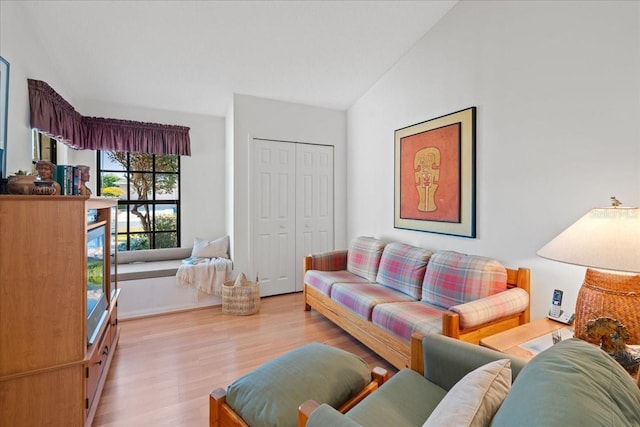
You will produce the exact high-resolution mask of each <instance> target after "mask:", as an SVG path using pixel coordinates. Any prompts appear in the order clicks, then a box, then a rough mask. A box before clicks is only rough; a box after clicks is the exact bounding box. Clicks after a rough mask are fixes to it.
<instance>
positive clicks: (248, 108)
mask: <svg viewBox="0 0 640 427" xmlns="http://www.w3.org/2000/svg"><path fill="white" fill-rule="evenodd" d="M232 115H233V131H232V132H230V131H228V136H229V137H233V156H232V159H231V160H232V164H233V171H234V172H233V178H232V179H233V183H232V184H231V185H230V187H229V188H230V193H231V194H228V200H227V203H229V209H230V211H232V212H233V215H232V216H233V229H232V230H233V231H232V243H231V249H232V256H233V260H234V270H235V271H236V272H238V273H239V272H243V273H245V274H247V276H248V277H254V275H255V271H253V270H252V267H253V266H252V265H251V260H250V250H249V236H250V235H249V232H250V218H249V168H248V165H249V143H250V141H251V139H252V138H263V139H272V140H280V141H292V142H306V143H311V144H324V145H333V146H334V147H335V148H334V156H335V164H334V170H335V181H334V183H335V184H334V186H335V195H334V196H335V203H334V209H335V245H336V247H346V243H347V241H346V239H345V236H346V221H345V218H346V197H347V195H346V181H345V177H346V163H345V157H346V132H347V131H346V129H347V128H346V126H347V124H346V112H345V111H337V110H331V109H326V108H318V107H311V106H306V105H300V104H292V103H287V102H280V101H274V100H270V99H264V98H257V97H253V96H247V95H235V96H234V101H233V112H232ZM228 124H230V123H228ZM228 146H229V145H228ZM300 262H302V260H300Z"/></svg>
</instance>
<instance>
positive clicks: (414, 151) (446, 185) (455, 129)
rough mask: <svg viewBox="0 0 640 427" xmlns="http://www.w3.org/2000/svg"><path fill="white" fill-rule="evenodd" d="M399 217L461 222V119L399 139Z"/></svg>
mask: <svg viewBox="0 0 640 427" xmlns="http://www.w3.org/2000/svg"><path fill="white" fill-rule="evenodd" d="M400 217H401V218H405V219H417V220H430V221H446V222H460V123H454V124H451V125H448V126H443V127H441V128H438V129H432V130H429V131H426V132H421V133H418V134H415V135H411V136H406V137H404V138H402V139H401V140H400Z"/></svg>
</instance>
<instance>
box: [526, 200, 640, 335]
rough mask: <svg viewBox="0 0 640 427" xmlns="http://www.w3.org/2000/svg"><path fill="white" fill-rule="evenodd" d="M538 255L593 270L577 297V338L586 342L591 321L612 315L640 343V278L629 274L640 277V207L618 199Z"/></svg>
mask: <svg viewBox="0 0 640 427" xmlns="http://www.w3.org/2000/svg"><path fill="white" fill-rule="evenodd" d="M538 255H539V256H541V257H543V258H548V259H551V260H554V261H560V262H565V263H569V264H576V265H582V266H585V267H589V268H587V272H586V275H585V278H584V282H583V284H582V287H581V288H580V290H579V292H578V297H577V299H576V314H575V323H574V334H575V336H576V337H578V338H581V339H585V330H586V323H587V322H588V321H589V320H593V319H597V318H601V317H609V318H613V319H616V320H618V321H619V322H620V323H622V324H623V325H624V326H625V327H626V328H627V329H628V331H629V334H630V337H629V341H628V344H640V275H638V274H629V273H640V209H638V208H629V207H622V206H621V204H620V202H619V201H618V200H617V199H616V198H615V197H612V198H611V206H610V207H606V208H595V209H592V210H591V211H589V212H588V213H587V214H586V215H584V216H583V217H582V218H580V219H579V220H578V221H577V222H576V223H575V224H573V225H571V226H570V227H569V228H567V229H566V230H564V231H563V232H562V233H560V234H559V235H558V236H557V237H556V238H555V239H553V240H551V241H550V242H549V243H547V244H546V245H545V246H544V247H543V248H542V249H540V250H539V251H538ZM594 268H598V269H605V270H614V271H617V272H622V273H614V272H611V271H600V270H594Z"/></svg>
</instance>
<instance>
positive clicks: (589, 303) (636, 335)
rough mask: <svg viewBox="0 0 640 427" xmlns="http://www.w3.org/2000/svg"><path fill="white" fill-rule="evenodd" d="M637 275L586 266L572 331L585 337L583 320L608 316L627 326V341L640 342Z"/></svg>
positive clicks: (639, 301) (638, 282)
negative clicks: (628, 335) (615, 272)
mask: <svg viewBox="0 0 640 427" xmlns="http://www.w3.org/2000/svg"><path fill="white" fill-rule="evenodd" d="M639 307H640V275H621V274H612V273H606V272H603V271H597V270H592V269H587V273H586V275H585V277H584V283H583V284H582V287H581V288H580V291H579V292H578V299H577V301H576V318H575V325H574V329H575V335H576V337H577V338H581V339H585V338H586V337H585V327H586V323H587V321H589V320H591V319H597V318H599V317H611V318H614V319H616V320H618V321H620V322H621V323H622V324H623V325H625V326H626V327H627V329H628V330H629V333H630V334H631V337H630V339H629V342H628V344H640V316H639V315H638V313H639Z"/></svg>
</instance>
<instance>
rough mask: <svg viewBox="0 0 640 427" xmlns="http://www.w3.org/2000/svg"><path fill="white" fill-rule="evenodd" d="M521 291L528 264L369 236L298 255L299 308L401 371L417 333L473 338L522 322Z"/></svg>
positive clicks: (525, 317)
mask: <svg viewBox="0 0 640 427" xmlns="http://www.w3.org/2000/svg"><path fill="white" fill-rule="evenodd" d="M528 291H529V271H528V269H519V270H509V269H507V268H505V267H504V266H502V265H501V264H500V263H499V262H498V261H496V260H493V259H490V258H486V257H482V256H477V255H466V254H462V253H459V252H454V251H431V250H428V249H425V248H420V247H416V246H412V245H408V244H405V243H400V242H391V243H387V242H384V241H382V240H379V239H376V238H373V237H365V236H362V237H356V238H355V239H353V240H352V242H351V243H350V245H349V249H348V250H339V251H332V252H327V253H322V254H312V255H309V256H308V257H306V258H305V273H304V295H305V308H306V309H307V310H310V309H311V308H314V309H316V310H317V311H319V312H321V313H322V314H324V315H325V316H326V317H328V318H329V319H331V320H332V321H334V322H335V323H336V324H338V325H339V326H341V327H342V328H343V329H345V330H346V331H347V332H349V333H351V334H352V335H353V336H355V337H356V338H358V339H359V340H360V341H362V342H363V343H364V344H366V345H368V346H369V347H371V348H372V349H373V350H374V351H376V352H378V353H379V354H381V355H382V356H383V357H386V356H385V355H387V356H388V357H386V358H387V360H389V362H390V363H392V364H394V365H396V366H398V367H400V368H401V367H405V366H408V365H407V364H408V360H409V359H408V356H409V354H408V353H409V343H410V337H411V335H412V334H414V333H416V332H417V333H420V334H427V333H439V334H445V335H448V336H452V337H454V338H460V339H463V340H465V341H470V342H475V343H477V342H479V340H480V339H481V338H482V337H483V336H485V335H489V330H491V334H494V333H496V332H497V331H499V330H505V329H509V328H511V327H514V326H517V325H519V324H522V323H526V322H528V321H529V292H528ZM488 325H491V328H489V327H488ZM485 328H486V331H485Z"/></svg>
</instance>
